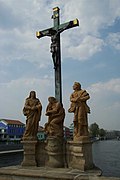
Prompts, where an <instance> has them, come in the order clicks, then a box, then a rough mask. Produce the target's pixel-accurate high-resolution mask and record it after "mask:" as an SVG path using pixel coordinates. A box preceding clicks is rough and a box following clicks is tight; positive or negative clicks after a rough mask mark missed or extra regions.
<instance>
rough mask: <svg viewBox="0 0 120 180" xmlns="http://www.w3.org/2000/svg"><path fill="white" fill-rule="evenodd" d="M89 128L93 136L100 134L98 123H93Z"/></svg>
mask: <svg viewBox="0 0 120 180" xmlns="http://www.w3.org/2000/svg"><path fill="white" fill-rule="evenodd" d="M89 130H90V136H91V137H97V136H98V134H99V126H98V124H97V123H93V124H91V125H90V128H89Z"/></svg>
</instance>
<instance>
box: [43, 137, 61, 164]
mask: <svg viewBox="0 0 120 180" xmlns="http://www.w3.org/2000/svg"><path fill="white" fill-rule="evenodd" d="M46 151H47V154H48V160H47V162H46V166H48V167H52V168H61V167H64V155H63V138H62V137H48V138H47V145H46Z"/></svg>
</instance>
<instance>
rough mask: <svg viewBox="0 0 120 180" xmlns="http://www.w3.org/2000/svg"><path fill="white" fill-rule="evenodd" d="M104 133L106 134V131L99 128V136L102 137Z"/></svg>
mask: <svg viewBox="0 0 120 180" xmlns="http://www.w3.org/2000/svg"><path fill="white" fill-rule="evenodd" d="M105 135H106V131H105V130H104V129H103V128H102V129H99V136H100V137H104V136H105Z"/></svg>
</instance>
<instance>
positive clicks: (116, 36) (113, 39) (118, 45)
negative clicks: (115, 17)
mask: <svg viewBox="0 0 120 180" xmlns="http://www.w3.org/2000/svg"><path fill="white" fill-rule="evenodd" d="M107 42H108V44H109V45H110V46H112V47H113V48H115V49H116V50H120V32H117V33H110V34H109V35H108V37H107Z"/></svg>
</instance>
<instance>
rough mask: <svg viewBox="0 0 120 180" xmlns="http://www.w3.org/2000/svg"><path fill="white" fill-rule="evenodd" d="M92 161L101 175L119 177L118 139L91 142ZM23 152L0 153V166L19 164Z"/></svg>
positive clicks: (119, 149) (119, 148)
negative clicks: (100, 171)
mask: <svg viewBox="0 0 120 180" xmlns="http://www.w3.org/2000/svg"><path fill="white" fill-rule="evenodd" d="M92 147H93V161H94V164H95V165H96V166H97V167H99V168H100V169H101V170H102V172H103V174H102V175H103V176H113V177H120V141H118V140H105V141H97V142H94V143H93V146H92ZM22 159H23V153H22V152H19V153H12V154H11V153H9V154H0V167H4V166H11V165H18V164H21V161H22Z"/></svg>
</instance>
